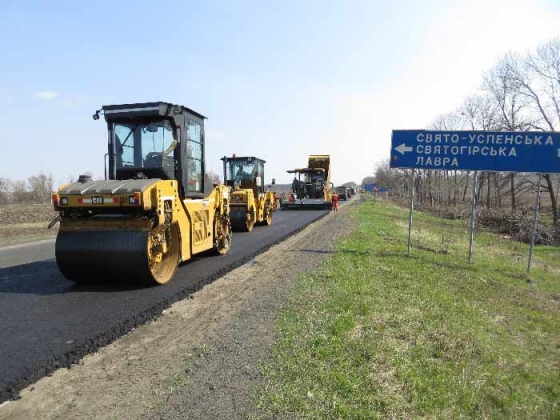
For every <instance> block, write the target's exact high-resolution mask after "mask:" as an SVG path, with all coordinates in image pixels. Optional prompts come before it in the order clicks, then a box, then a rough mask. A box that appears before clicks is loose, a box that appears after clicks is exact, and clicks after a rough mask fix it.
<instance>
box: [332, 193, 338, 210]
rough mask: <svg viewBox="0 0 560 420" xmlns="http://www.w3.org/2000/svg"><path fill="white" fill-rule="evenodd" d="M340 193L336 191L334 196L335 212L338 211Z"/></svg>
mask: <svg viewBox="0 0 560 420" xmlns="http://www.w3.org/2000/svg"><path fill="white" fill-rule="evenodd" d="M338 200H339V197H338V193H337V192H336V191H335V192H334V194H333V195H332V210H333V211H338Z"/></svg>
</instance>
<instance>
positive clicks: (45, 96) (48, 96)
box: [34, 90, 58, 101]
mask: <svg viewBox="0 0 560 420" xmlns="http://www.w3.org/2000/svg"><path fill="white" fill-rule="evenodd" d="M34 96H35V98H37V99H41V100H44V101H50V100H52V99H56V98H58V92H55V91H54V90H41V91H39V92H35V95H34Z"/></svg>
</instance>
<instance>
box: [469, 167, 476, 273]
mask: <svg viewBox="0 0 560 420" xmlns="http://www.w3.org/2000/svg"><path fill="white" fill-rule="evenodd" d="M477 196H478V171H474V179H473V192H472V200H471V206H472V207H471V234H470V237H469V265H470V264H472V254H473V243H474V222H475V219H476V198H477Z"/></svg>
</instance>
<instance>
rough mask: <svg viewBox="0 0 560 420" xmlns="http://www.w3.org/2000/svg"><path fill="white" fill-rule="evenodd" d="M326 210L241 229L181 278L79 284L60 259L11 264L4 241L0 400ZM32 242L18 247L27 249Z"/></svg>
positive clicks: (278, 216) (280, 214) (283, 215)
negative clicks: (150, 283) (65, 273)
mask: <svg viewBox="0 0 560 420" xmlns="http://www.w3.org/2000/svg"><path fill="white" fill-rule="evenodd" d="M327 213H328V212H326V211H317V210H308V211H296V210H294V211H277V212H276V213H275V215H274V222H273V224H272V226H269V227H263V226H256V227H255V228H254V229H253V231H252V232H249V233H235V234H234V238H233V243H232V248H231V250H230V251H229V252H228V253H227V254H226V255H223V256H207V257H198V258H196V259H194V260H191V261H189V262H187V263H185V264H182V265H181V267H180V268H179V270H178V271H177V274H176V276H175V278H174V279H173V280H172V281H171V282H170V283H169V284H167V285H165V286H160V287H144V288H138V287H131V286H122V285H121V286H117V285H103V284H97V285H76V284H74V283H72V282H69V281H67V280H66V279H64V277H62V275H61V274H60V272H59V271H58V268H57V266H56V263H55V261H54V260H53V259H52V258H49V256H50V255H51V254H49V249H48V247H51V248H52V247H53V246H54V243H53V242H45V243H44V244H42V245H41V246H43V247H45V248H44V250H43V251H42V252H44V253H45V254H44V255H45V256H46V258H47V259H46V260H43V261H35V262H31V263H27V264H24V265H13V266H11V267H6V266H5V265H8V264H7V263H6V261H5V260H6V259H7V255H10V254H8V253H6V251H9V252H11V253H12V254H13V252H14V248H9V249H5V250H2V249H0V262H1V261H3V260H4V268H0V308H2V316H1V317H0V404H1V403H2V402H4V401H6V400H9V399H15V398H18V392H19V390H21V389H22V388H23V387H24V386H26V385H28V384H30V383H33V382H35V381H36V380H38V379H39V378H41V377H43V376H45V375H48V374H50V373H51V372H53V371H54V370H55V369H57V368H59V367H64V366H70V365H71V364H72V363H76V362H78V361H79V359H80V358H82V357H83V356H85V355H86V354H89V353H91V352H94V351H95V350H97V349H98V348H100V347H102V346H104V345H106V344H108V343H109V342H111V341H113V340H115V339H116V338H118V337H120V336H122V335H124V334H126V333H127V332H128V331H130V330H131V329H133V328H135V327H136V326H138V325H141V324H143V323H145V322H147V321H148V320H151V319H153V318H154V317H156V316H157V315H159V314H160V313H161V312H162V311H163V309H165V308H166V307H168V306H169V305H171V304H172V303H173V302H175V301H177V300H179V299H182V298H184V297H186V296H188V295H190V294H191V293H193V292H194V291H196V290H198V289H200V288H201V287H202V286H204V285H205V284H207V283H209V282H211V281H213V280H215V279H217V278H218V277H220V276H222V275H223V274H225V273H226V272H228V271H230V270H232V269H233V268H235V267H238V266H240V265H242V264H243V263H245V262H247V261H250V260H251V259H252V258H253V257H254V256H255V255H257V254H259V253H261V252H263V251H265V250H266V249H268V248H270V247H271V246H273V245H274V244H276V243H278V242H280V241H281V240H283V239H285V238H286V237H288V236H290V235H292V234H294V233H295V232H297V231H299V230H301V229H303V228H304V227H305V226H307V225H308V224H309V223H311V222H313V221H315V220H318V219H319V218H321V217H322V216H324V215H326V214H327ZM26 249H27V248H26V247H20V248H17V251H19V252H25V250H26Z"/></svg>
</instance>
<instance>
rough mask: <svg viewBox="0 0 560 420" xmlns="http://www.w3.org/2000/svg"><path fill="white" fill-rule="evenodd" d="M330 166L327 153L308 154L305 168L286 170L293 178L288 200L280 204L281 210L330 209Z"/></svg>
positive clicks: (331, 186)
mask: <svg viewBox="0 0 560 420" xmlns="http://www.w3.org/2000/svg"><path fill="white" fill-rule="evenodd" d="M330 168H331V158H330V156H329V155H310V156H309V159H308V161H307V167H306V168H300V169H292V170H289V171H287V172H288V173H289V174H293V175H294V180H293V182H292V191H291V193H290V194H288V200H284V201H283V202H282V204H281V208H282V210H290V209H331V208H332V202H331V199H332V191H333V185H332V183H331V174H330Z"/></svg>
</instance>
